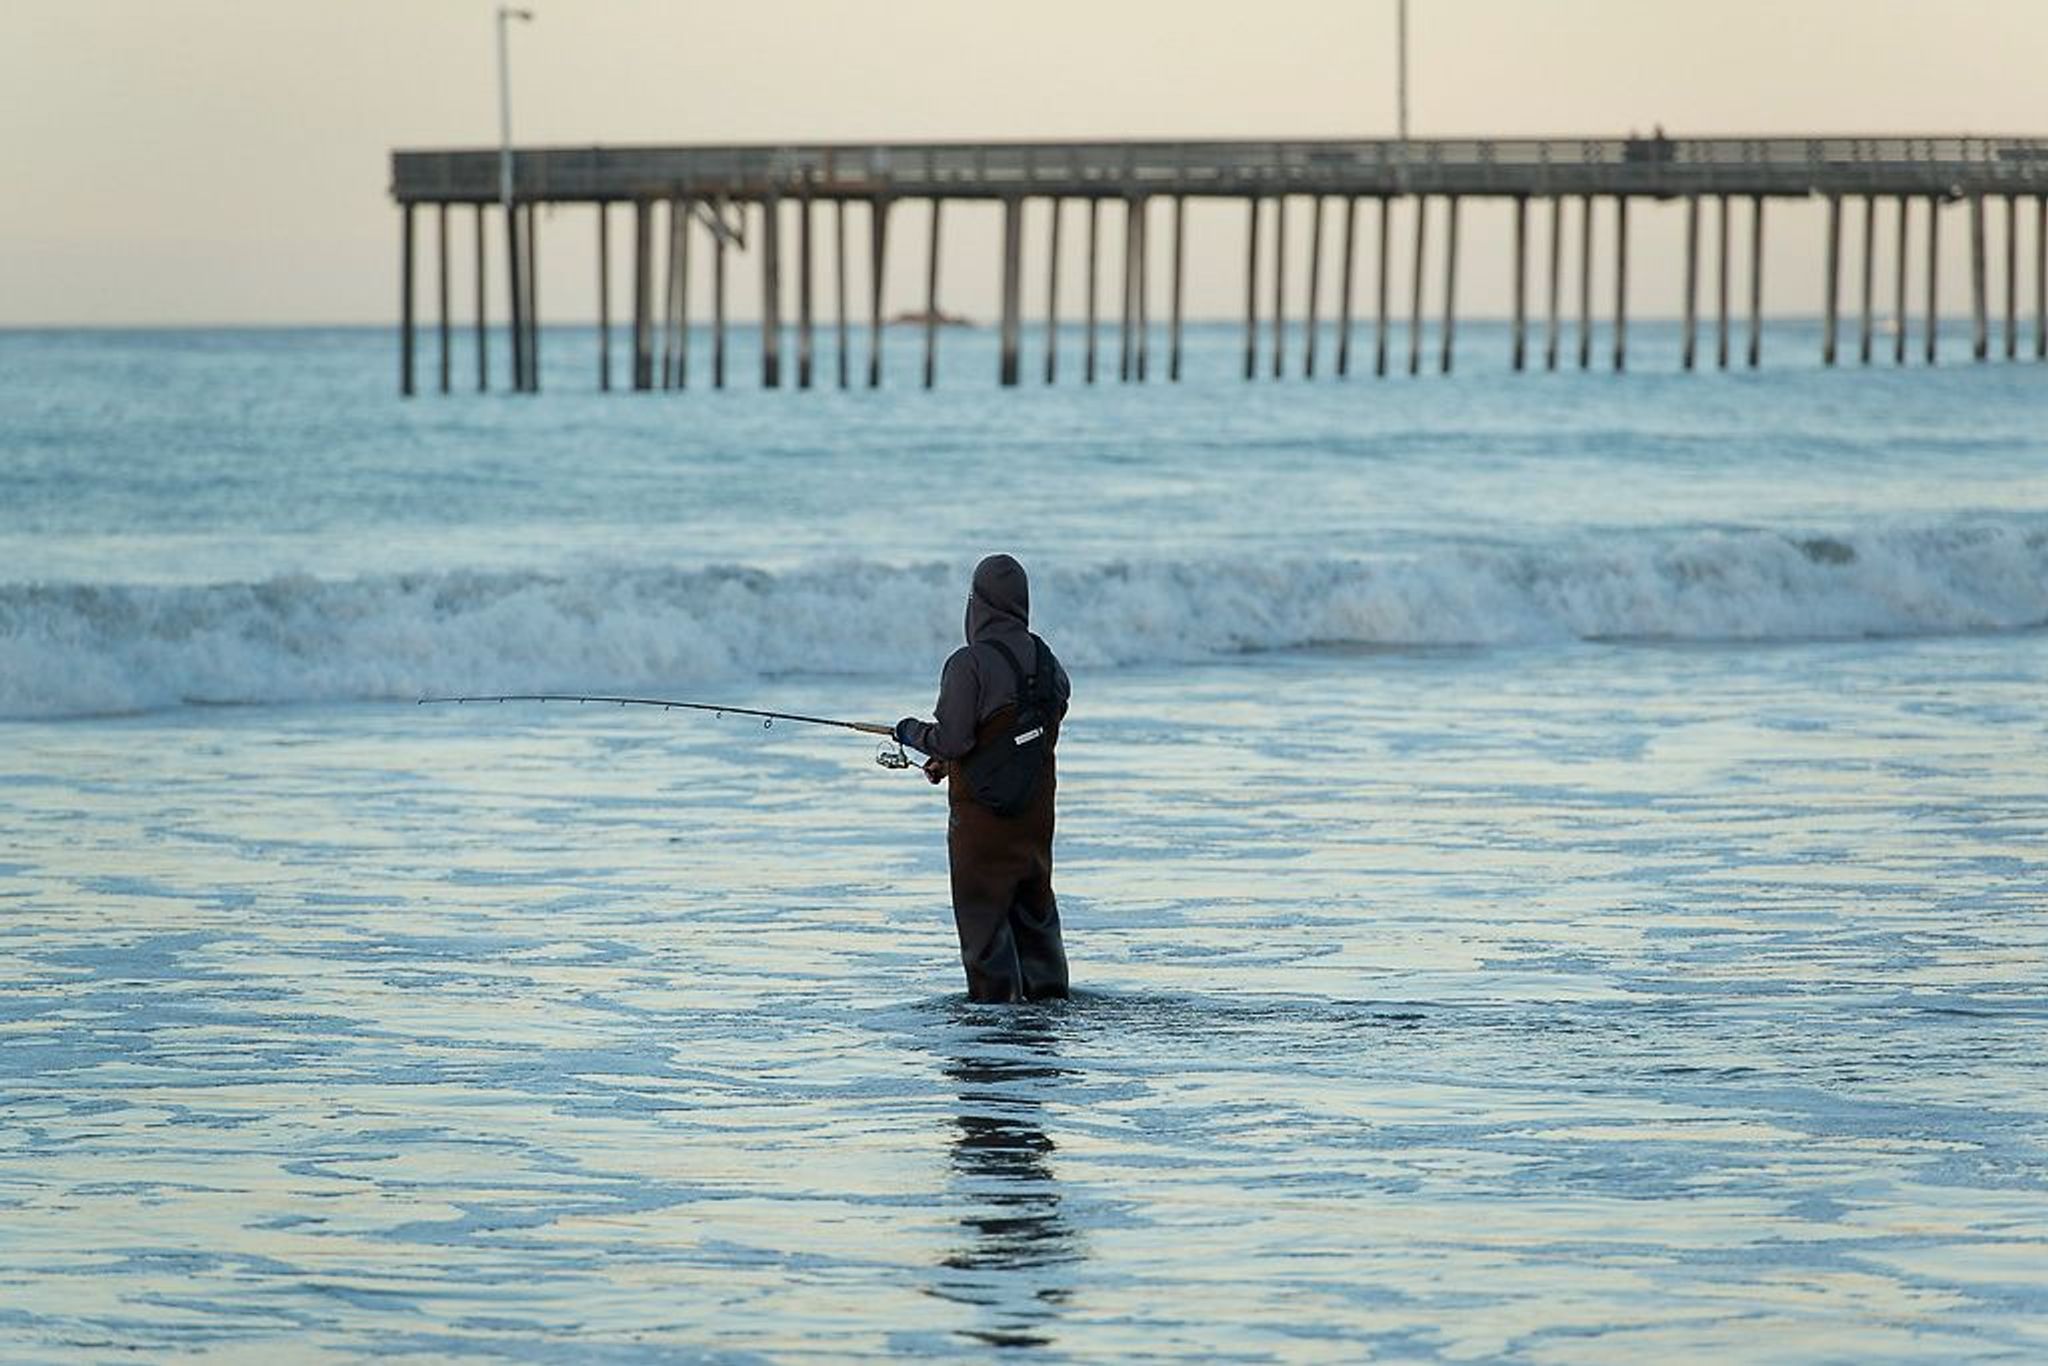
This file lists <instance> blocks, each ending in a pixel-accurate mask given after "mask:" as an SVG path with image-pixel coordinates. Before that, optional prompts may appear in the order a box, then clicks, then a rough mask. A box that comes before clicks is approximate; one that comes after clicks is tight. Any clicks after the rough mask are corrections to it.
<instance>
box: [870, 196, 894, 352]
mask: <svg viewBox="0 0 2048 1366" xmlns="http://www.w3.org/2000/svg"><path fill="white" fill-rule="evenodd" d="M868 223H869V230H868V388H870V389H879V388H881V387H882V290H883V286H884V283H885V280H884V276H885V275H886V274H887V270H888V264H889V201H888V200H886V199H882V198H879V197H877V198H875V199H871V200H869V201H868Z"/></svg>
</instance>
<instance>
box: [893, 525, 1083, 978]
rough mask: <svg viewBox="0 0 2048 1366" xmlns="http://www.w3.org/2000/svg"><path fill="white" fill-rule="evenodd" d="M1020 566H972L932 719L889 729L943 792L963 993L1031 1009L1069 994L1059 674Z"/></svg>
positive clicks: (1066, 691)
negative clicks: (1055, 881)
mask: <svg viewBox="0 0 2048 1366" xmlns="http://www.w3.org/2000/svg"><path fill="white" fill-rule="evenodd" d="M1030 623H1031V586H1030V581H1029V580H1028V579H1027V578H1026V576H1025V573H1024V566H1023V565H1021V564H1019V563H1018V562H1017V561H1016V560H1015V559H1013V558H1011V557H1010V556H1008V555H991V556H989V557H988V558H987V559H984V560H983V561H982V562H981V563H980V564H978V565H976V566H975V568H974V579H973V588H972V591H971V592H970V593H969V594H968V596H967V622H966V630H967V643H966V644H965V645H963V646H962V647H961V648H959V649H957V650H955V651H954V652H953V654H952V655H951V657H949V658H948V659H947V660H946V664H945V668H944V670H943V672H942V673H941V674H940V677H939V699H938V704H937V706H936V708H935V709H934V715H935V717H936V719H935V720H932V721H922V720H919V719H918V718H917V717H914V716H906V717H904V718H903V719H902V720H901V721H898V722H897V723H896V727H895V737H896V739H897V741H898V742H899V743H901V744H903V745H907V746H908V747H910V748H911V749H914V750H917V751H918V752H919V753H921V754H925V755H928V756H930V757H929V758H928V759H927V761H926V763H925V766H924V771H925V776H926V777H928V778H929V779H930V780H931V781H932V782H933V783H941V782H943V783H945V784H946V788H947V820H946V855H947V860H948V862H949V863H950V865H951V868H952V885H953V924H954V927H955V928H956V929H957V930H958V931H959V935H960V961H961V963H962V965H963V966H964V967H965V968H966V970H967V994H968V997H969V998H970V999H972V1000H976V1001H1026V1000H1029V1001H1037V1000H1046V999H1049V998H1056V997H1064V996H1065V995H1066V994H1067V953H1066V947H1065V945H1064V943H1063V942H1062V940H1061V937H1060V916H1059V908H1058V905H1057V903H1056V902H1055V900H1054V898H1053V890H1052V840H1053V802H1054V793H1055V789H1056V787H1057V781H1056V775H1055V772H1054V760H1053V751H1054V749H1055V747H1056V746H1057V744H1058V742H1059V732H1060V722H1061V721H1062V720H1063V719H1064V718H1065V716H1066V714H1067V702H1068V698H1069V695H1070V693H1071V685H1070V684H1069V682H1068V679H1067V671H1066V670H1065V669H1064V668H1062V667H1061V666H1060V662H1059V659H1058V658H1057V657H1056V656H1055V655H1054V654H1053V652H1052V650H1051V649H1050V648H1049V647H1048V646H1047V645H1046V643H1045V642H1044V641H1043V640H1040V639H1039V638H1038V637H1037V636H1036V635H1034V634H1032V632H1031V624H1030Z"/></svg>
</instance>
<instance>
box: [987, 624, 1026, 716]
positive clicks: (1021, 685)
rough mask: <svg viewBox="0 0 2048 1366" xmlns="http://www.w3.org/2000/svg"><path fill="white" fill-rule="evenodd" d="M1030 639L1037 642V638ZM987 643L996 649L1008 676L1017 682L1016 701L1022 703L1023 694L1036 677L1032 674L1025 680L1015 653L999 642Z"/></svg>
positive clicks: (1021, 666) (1022, 669) (1022, 668)
mask: <svg viewBox="0 0 2048 1366" xmlns="http://www.w3.org/2000/svg"><path fill="white" fill-rule="evenodd" d="M1032 639H1033V640H1037V639H1038V637H1036V636H1033V637H1032ZM988 643H989V644H991V645H993V646H995V647H996V653H997V654H999V655H1001V656H1002V657H1003V662H1004V663H1005V664H1008V665H1009V666H1010V675H1011V677H1012V678H1014V679H1016V681H1017V700H1018V701H1019V702H1022V701H1023V700H1024V694H1025V693H1027V692H1029V691H1030V690H1031V684H1032V682H1033V681H1035V680H1036V679H1037V677H1038V675H1037V674H1035V673H1034V674H1032V675H1031V677H1030V678H1029V679H1027V678H1026V677H1025V675H1024V666H1023V665H1022V664H1019V663H1018V662H1017V653H1016V651H1014V650H1012V649H1011V648H1010V647H1009V646H1007V645H1005V644H1003V642H1001V641H1000V640H993V639H991V640H990V641H989V642H988ZM1034 662H1035V661H1034Z"/></svg>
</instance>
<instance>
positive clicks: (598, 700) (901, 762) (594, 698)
mask: <svg viewBox="0 0 2048 1366" xmlns="http://www.w3.org/2000/svg"><path fill="white" fill-rule="evenodd" d="M470 702H492V703H499V702H574V703H577V704H578V705H583V704H587V703H595V704H598V705H600V706H618V707H657V708H659V709H660V710H662V711H703V712H710V713H711V714H712V715H713V716H715V717H719V718H721V719H722V718H724V717H726V716H751V717H758V718H759V719H760V722H761V729H763V730H769V729H772V728H773V727H774V725H775V723H776V722H777V721H795V722H799V723H801V724H803V725H807V726H835V727H837V728H838V729H840V730H852V731H859V732H860V733H861V734H863V735H886V736H888V737H889V744H884V745H882V746H880V747H879V748H877V749H876V751H875V762H876V763H878V764H880V765H881V766H882V767H883V768H915V767H917V764H916V763H915V762H914V761H913V760H912V759H911V758H910V756H909V755H907V754H905V753H904V752H903V746H902V745H901V744H899V743H897V742H896V733H895V731H894V730H893V729H892V728H891V727H889V726H885V725H882V724H880V723H879V722H874V721H841V720H839V719H837V718H836V717H830V716H805V715H804V714H803V713H801V712H793V711H767V710H765V709H763V708H760V707H732V706H726V705H724V704H722V703H718V702H684V701H680V700H677V699H675V698H669V697H606V696H598V695H595V694H577V693H554V692H515V693H500V694H496V695H488V696H465V697H422V698H421V699H420V700H419V705H420V706H422V707H426V706H436V705H444V704H445V705H454V706H462V705H465V704H467V703H470ZM891 744H893V745H895V748H894V749H891V748H890V745H891Z"/></svg>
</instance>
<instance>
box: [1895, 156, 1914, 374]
mask: <svg viewBox="0 0 2048 1366" xmlns="http://www.w3.org/2000/svg"><path fill="white" fill-rule="evenodd" d="M1912 203H1913V201H1912V200H1910V199H1908V198H1907V197H1906V196H1905V195H1900V196H1899V244H1898V265H1897V269H1896V280H1895V286H1896V288H1895V292H1894V293H1893V295H1892V364H1893V365H1904V364H1905V363H1906V324H1907V322H1908V321H1909V320H1910V318H1911V314H1909V313H1908V312H1907V311H1906V260H1907V257H1906V249H1907V246H1908V245H1909V240H1908V233H1907V227H1908V224H1907V216H1906V211H1907V210H1908V209H1909V208H1911V207H1912Z"/></svg>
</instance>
